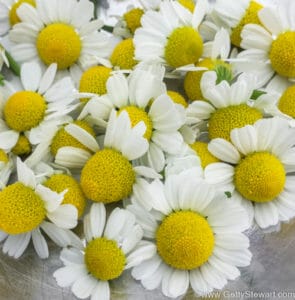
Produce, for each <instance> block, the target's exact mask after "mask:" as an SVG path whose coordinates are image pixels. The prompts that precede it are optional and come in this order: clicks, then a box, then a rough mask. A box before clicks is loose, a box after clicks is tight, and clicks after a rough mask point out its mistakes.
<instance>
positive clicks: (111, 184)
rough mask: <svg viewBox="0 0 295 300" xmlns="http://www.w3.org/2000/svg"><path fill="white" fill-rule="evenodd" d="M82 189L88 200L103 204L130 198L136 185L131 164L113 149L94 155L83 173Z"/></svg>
mask: <svg viewBox="0 0 295 300" xmlns="http://www.w3.org/2000/svg"><path fill="white" fill-rule="evenodd" d="M80 180H81V187H82V190H83V191H84V193H85V195H86V197H87V198H89V199H91V200H93V201H96V202H103V203H111V202H117V201H120V200H122V199H124V198H126V197H128V196H129V195H130V194H131V193H132V190H133V184H134V183H135V172H134V170H133V168H132V165H131V163H130V162H129V161H128V160H127V158H125V157H124V156H123V155H122V154H121V153H119V152H117V151H116V150H113V149H107V148H106V149H103V150H101V151H98V152H97V153H96V154H94V155H93V156H92V157H91V158H90V159H89V160H88V161H87V163H86V165H85V166H84V168H83V169H82V172H81V179H80Z"/></svg>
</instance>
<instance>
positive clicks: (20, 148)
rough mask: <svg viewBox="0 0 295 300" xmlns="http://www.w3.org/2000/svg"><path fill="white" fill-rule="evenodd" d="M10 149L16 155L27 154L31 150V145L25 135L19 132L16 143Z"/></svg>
mask: <svg viewBox="0 0 295 300" xmlns="http://www.w3.org/2000/svg"><path fill="white" fill-rule="evenodd" d="M11 151H12V153H13V154H15V155H17V156H22V155H28V154H30V153H31V152H32V146H31V144H30V141H29V140H28V138H27V137H26V136H25V135H23V134H20V136H19V138H18V141H17V143H16V145H15V146H14V147H13V148H12V150H11Z"/></svg>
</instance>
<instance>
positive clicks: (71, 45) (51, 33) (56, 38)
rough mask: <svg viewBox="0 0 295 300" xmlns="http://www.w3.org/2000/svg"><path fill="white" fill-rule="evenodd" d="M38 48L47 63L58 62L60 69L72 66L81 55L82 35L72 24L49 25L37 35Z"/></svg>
mask: <svg viewBox="0 0 295 300" xmlns="http://www.w3.org/2000/svg"><path fill="white" fill-rule="evenodd" d="M36 43H37V50H38V53H39V56H40V58H41V59H42V61H43V62H44V63H45V64H46V65H50V64H52V63H57V66H58V69H59V70H64V69H67V68H69V67H70V66H72V65H73V64H74V63H75V62H76V61H77V60H78V59H79V57H80V53H81V49H82V44H81V40H80V36H79V35H78V34H77V32H76V31H75V29H74V27H72V26H71V25H67V24H63V23H53V24H50V25H47V26H46V27H45V28H44V29H43V30H42V31H41V32H40V33H39V35H38V37H37V41H36Z"/></svg>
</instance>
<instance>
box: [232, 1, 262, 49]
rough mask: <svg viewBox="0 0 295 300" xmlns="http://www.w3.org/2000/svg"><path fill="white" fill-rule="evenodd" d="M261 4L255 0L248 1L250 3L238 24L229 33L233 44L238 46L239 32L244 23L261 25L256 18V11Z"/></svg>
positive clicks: (239, 42) (260, 7)
mask: <svg viewBox="0 0 295 300" xmlns="http://www.w3.org/2000/svg"><path fill="white" fill-rule="evenodd" d="M262 8H263V6H262V5H261V4H259V3H257V2H255V1H250V4H249V6H248V8H247V10H246V11H245V14H244V16H243V18H242V19H241V20H240V22H239V24H238V25H237V26H236V27H235V28H233V29H232V33H231V37H230V38H231V42H232V44H233V45H234V46H236V47H240V44H241V41H242V39H241V32H242V30H243V28H244V26H245V25H247V24H258V25H261V23H260V20H259V18H258V12H259V11H260V9H262Z"/></svg>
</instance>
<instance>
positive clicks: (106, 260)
mask: <svg viewBox="0 0 295 300" xmlns="http://www.w3.org/2000/svg"><path fill="white" fill-rule="evenodd" d="M84 260H85V264H86V267H87V269H88V271H89V272H90V273H91V275H92V276H94V277H95V278H97V279H98V280H102V281H107V280H112V279H115V278H118V277H119V276H120V275H121V274H122V272H123V271H124V267H125V263H126V257H125V255H124V253H123V251H122V250H121V249H120V248H119V247H118V245H117V243H116V242H115V241H112V240H108V239H106V238H96V239H94V240H92V241H91V242H89V243H88V245H87V246H86V248H85V256H84Z"/></svg>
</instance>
